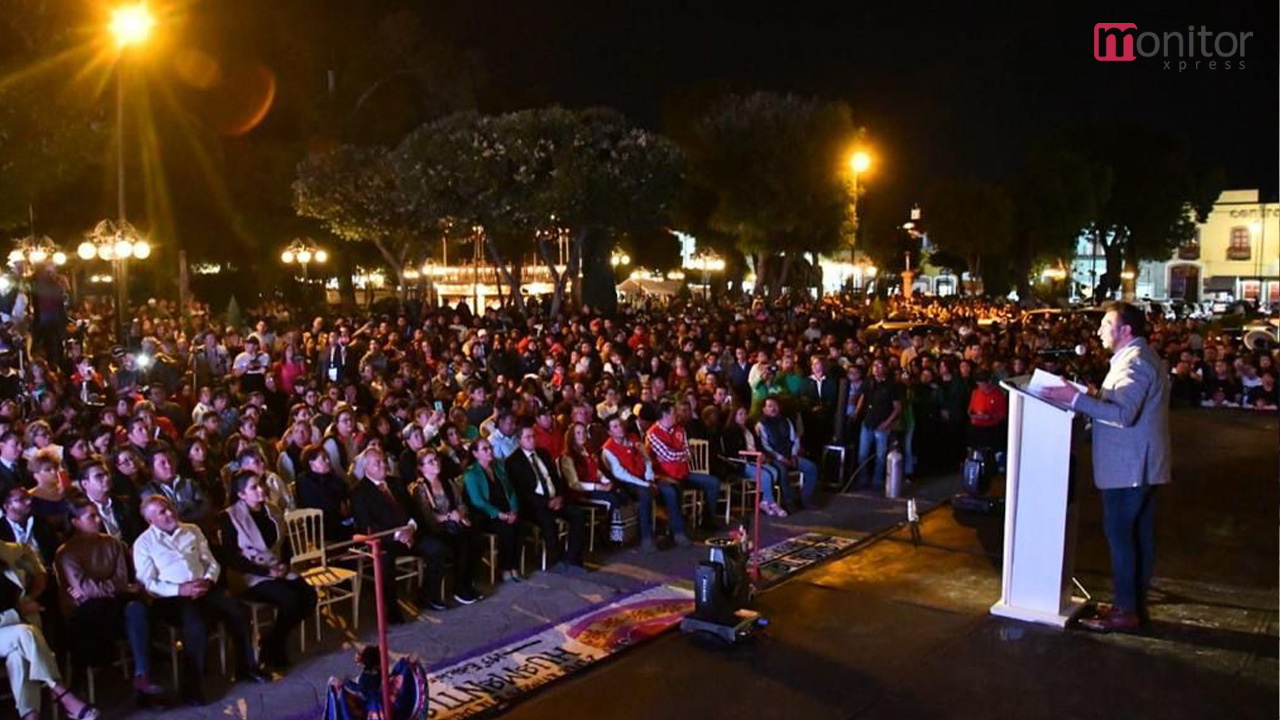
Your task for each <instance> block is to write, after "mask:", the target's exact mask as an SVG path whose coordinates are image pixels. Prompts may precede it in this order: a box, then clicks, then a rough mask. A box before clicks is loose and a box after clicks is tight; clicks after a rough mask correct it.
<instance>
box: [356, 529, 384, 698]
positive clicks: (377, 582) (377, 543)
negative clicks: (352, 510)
mask: <svg viewBox="0 0 1280 720" xmlns="http://www.w3.org/2000/svg"><path fill="white" fill-rule="evenodd" d="M355 540H357V541H358V542H363V543H366V544H368V545H369V555H370V556H371V557H372V558H373V594H374V601H375V606H376V607H377V609H378V658H379V659H380V660H381V665H382V667H381V668H380V674H381V675H382V713H383V714H382V717H383V720H391V670H390V668H389V666H388V663H389V662H390V659H389V655H388V653H389V652H390V648H388V647H387V610H386V607H384V606H383V604H382V540H381V539H380V538H376V537H368V536H364V535H359V536H356V538H355Z"/></svg>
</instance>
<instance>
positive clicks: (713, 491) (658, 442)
mask: <svg viewBox="0 0 1280 720" xmlns="http://www.w3.org/2000/svg"><path fill="white" fill-rule="evenodd" d="M645 440H646V443H647V444H648V446H649V454H650V456H651V457H652V458H653V460H654V466H655V467H654V474H655V475H656V479H657V480H658V482H665V483H671V484H674V485H676V486H677V487H680V488H684V487H690V486H692V487H693V488H695V489H697V490H701V491H702V494H703V495H704V497H705V499H706V502H705V503H704V504H703V507H702V510H703V517H704V518H705V521H706V525H707V527H708V528H710V529H712V530H715V529H717V528H719V523H717V522H716V501H717V500H718V499H719V496H720V481H719V480H718V479H716V478H715V477H713V476H711V475H704V474H702V473H695V472H691V471H690V470H689V442H688V440H687V439H686V437H685V433H684V428H682V427H680V426H679V425H677V424H676V409H675V405H673V404H672V403H670V402H666V401H663V402H662V403H661V404H660V405H659V406H658V422H656V423H654V424H653V426H652V427H650V428H649V432H648V434H647V435H646V437H645Z"/></svg>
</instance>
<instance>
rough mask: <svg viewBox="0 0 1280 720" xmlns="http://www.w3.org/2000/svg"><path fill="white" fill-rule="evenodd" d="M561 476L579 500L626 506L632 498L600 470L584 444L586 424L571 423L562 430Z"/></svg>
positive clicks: (594, 457)
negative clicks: (566, 428) (567, 427)
mask: <svg viewBox="0 0 1280 720" xmlns="http://www.w3.org/2000/svg"><path fill="white" fill-rule="evenodd" d="M557 462H559V463H560V475H561V476H562V477H563V478H564V479H565V482H567V483H569V488H570V489H571V490H573V492H574V494H575V495H576V496H577V497H578V499H580V500H584V501H589V502H596V503H604V504H606V505H608V507H609V509H610V510H612V509H614V508H620V507H625V506H626V505H627V504H628V503H630V502H631V498H630V496H629V495H627V493H626V492H624V491H623V490H622V488H620V487H618V485H617V483H614V482H612V481H610V480H609V478H608V477H606V476H605V475H604V474H603V473H601V472H600V461H599V459H598V458H597V457H596V455H595V453H592V452H591V450H590V449H589V448H588V447H587V426H586V425H583V424H582V423H578V422H576V423H573V424H572V425H570V426H569V429H568V430H566V431H565V432H564V454H563V455H561V456H560V458H559V460H558V461H557Z"/></svg>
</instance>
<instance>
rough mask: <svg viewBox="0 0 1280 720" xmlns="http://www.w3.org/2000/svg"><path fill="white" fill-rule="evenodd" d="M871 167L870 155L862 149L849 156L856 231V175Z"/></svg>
mask: <svg viewBox="0 0 1280 720" xmlns="http://www.w3.org/2000/svg"><path fill="white" fill-rule="evenodd" d="M870 169H871V156H870V155H868V154H867V153H865V152H863V151H862V150H857V151H854V153H853V155H851V156H850V157H849V170H850V171H851V172H850V176H851V177H852V179H853V210H852V214H853V231H854V232H855V233H856V232H857V231H858V176H859V175H861V174H862V173H864V172H866V171H867V170H870Z"/></svg>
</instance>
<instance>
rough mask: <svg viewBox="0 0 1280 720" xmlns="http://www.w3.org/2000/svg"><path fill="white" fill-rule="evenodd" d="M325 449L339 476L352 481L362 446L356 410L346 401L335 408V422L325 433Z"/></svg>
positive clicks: (334, 470)
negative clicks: (360, 445)
mask: <svg viewBox="0 0 1280 720" xmlns="http://www.w3.org/2000/svg"><path fill="white" fill-rule="evenodd" d="M322 444H323V446H324V451H325V452H326V453H328V454H329V463H330V465H331V466H332V467H333V472H334V473H335V474H336V475H338V476H339V477H341V478H343V479H344V480H347V481H348V482H350V481H351V471H352V465H353V464H354V463H355V459H356V455H357V454H359V452H360V450H361V448H360V447H359V445H358V442H357V428H356V411H355V408H353V407H351V406H350V405H348V404H346V403H339V404H338V406H337V407H336V408H334V410H333V422H332V423H331V424H330V425H329V429H328V430H326V431H325V433H324V441H323V443H322Z"/></svg>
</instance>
